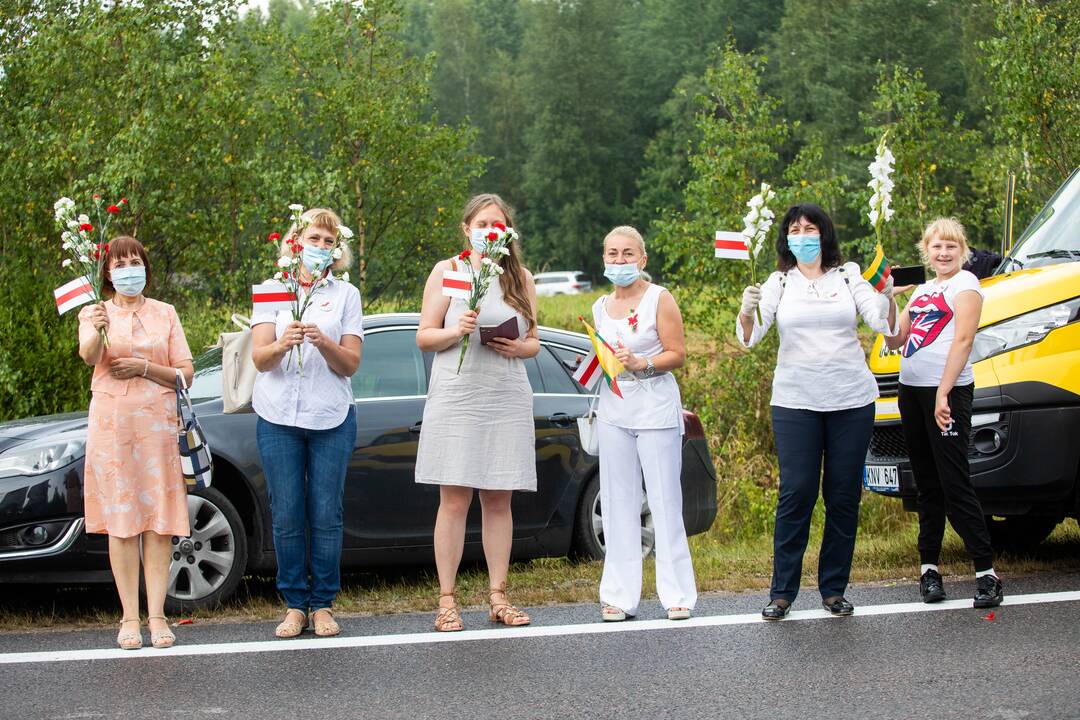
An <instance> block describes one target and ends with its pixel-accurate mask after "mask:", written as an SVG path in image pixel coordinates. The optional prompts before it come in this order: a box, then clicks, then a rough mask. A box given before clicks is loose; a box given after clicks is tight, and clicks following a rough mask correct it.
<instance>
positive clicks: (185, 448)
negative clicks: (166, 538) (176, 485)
mask: <svg viewBox="0 0 1080 720" xmlns="http://www.w3.org/2000/svg"><path fill="white" fill-rule="evenodd" d="M176 425H177V428H176V430H177V440H178V441H179V444H180V470H181V472H183V474H184V481H185V482H186V483H187V487H188V491H191V490H204V489H206V488H208V487H210V476H211V474H212V473H213V470H214V462H213V460H212V459H211V458H210V446H209V445H207V444H206V435H205V434H204V433H203V429H202V426H200V425H199V418H197V417H195V408H193V407H192V406H191V396H190V395H188V389H187V382H186V381H185V380H184V374H183V373H182V372H180V371H179V370H177V371H176Z"/></svg>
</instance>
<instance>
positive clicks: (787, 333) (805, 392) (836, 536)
mask: <svg viewBox="0 0 1080 720" xmlns="http://www.w3.org/2000/svg"><path fill="white" fill-rule="evenodd" d="M776 252H777V268H778V271H777V272H774V273H773V274H772V275H770V276H769V278H768V280H766V281H765V282H764V283H763V284H762V286H761V287H760V288H758V287H754V286H750V287H748V288H746V289H745V290H744V291H743V299H742V307H741V309H740V311H739V317H738V320H737V321H736V334H737V335H738V338H739V341H740V342H741V343H742V344H743V345H745V346H746V347H750V346H752V345H754V344H756V343H757V342H759V341H760V340H761V339H762V338H763V337H764V336H765V333H766V332H767V331H768V329H769V327H770V326H771V325H772V324H773V322H775V323H776V326H777V330H778V331H779V333H780V350H779V352H778V353H777V358H776V371H775V374H774V377H773V393H772V401H771V405H772V423H773V435H774V437H775V441H776V450H777V455H778V456H779V464H780V497H779V500H778V502H777V506H776V530H775V532H774V535H773V578H772V588H771V591H770V594H769V604H768V605H767V606H766V607H765V609H764V610H762V612H761V614H762V617H764V618H765V619H766V620H781V619H783V618H784V617H786V616H787V613H788V610H789V609H790V608H791V604H792V603H793V602H794V601H795V596H796V595H797V594H798V592H799V580H800V578H801V577H802V561H803V554H804V552H805V551H806V543H807V539H808V536H809V532H810V516H811V514H812V513H813V510H814V505H815V503H816V502H817V498H818V486H819V484H820V486H821V495H822V497H823V498H824V501H825V531H824V535H823V537H822V539H821V555H820V559H819V561H818V589H819V590H820V592H821V598H822V603H823V605H824V606H825V609H827V610H828V611H829V612H831V613H832V614H834V615H850V614H851V613H852V612H854V607H853V606H852V604H851V603H850V602H848V600H847V599H846V598H845V597H844V592H845V590H846V589H847V585H848V576H849V575H850V573H851V557H852V554H853V552H854V550H855V533H856V531H857V529H858V524H859V500H860V496H861V493H862V476H863V465H864V462H865V459H866V449H867V446H868V445H869V444H870V434H871V432H872V430H873V426H874V401H875V400H876V399H877V396H878V392H877V384H876V383H875V381H874V376H873V375H872V374H871V372H870V368H869V367H867V365H866V357H865V355H864V353H863V349H862V346H861V345H860V344H859V337H858V334H857V328H858V323H859V317H862V319H863V320H864V321H865V322H866V324H867V325H869V326H870V327H871V329H873V330H874V331H876V332H880V333H885V334H886V335H894V334H896V318H897V311H896V303H895V301H894V300H893V297H892V296H893V294H894V288H893V285H892V280H891V279H890V280H889V281H888V284H887V285H886V287H885V288H884V290H883V292H882V293H881V294H878V293H876V292H875V291H874V289H873V288H872V287H871V286H870V284H869V283H868V282H867V281H866V280H864V279H863V278H862V276H861V275H860V274H859V267H858V265H856V264H855V263H844V262H843V260H842V258H841V256H840V246H839V244H838V243H837V240H836V231H835V230H834V229H833V224H832V220H831V219H829V216H828V215H827V214H826V213H825V211H824V210H822V209H821V208H820V207H818V206H817V205H813V204H810V203H804V204H802V205H795V206H793V207H792V208H790V209H789V210H788V211H787V214H786V215H784V219H783V221H782V222H781V223H780V233H779V237H778V238H777V241H776ZM901 290H903V289H901ZM758 309H760V311H761V322H760V323H759V322H757V312H756V311H757V310H758ZM823 464H824V474H823V473H822V465H823Z"/></svg>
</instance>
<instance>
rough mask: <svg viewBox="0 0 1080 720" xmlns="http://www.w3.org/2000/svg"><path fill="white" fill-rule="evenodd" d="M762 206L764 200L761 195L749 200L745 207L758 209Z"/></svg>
mask: <svg viewBox="0 0 1080 720" xmlns="http://www.w3.org/2000/svg"><path fill="white" fill-rule="evenodd" d="M764 204H765V198H763V197H762V196H761V195H755V196H754V197H752V198H750V200H748V201H747V203H746V207H750V208H759V207H761V206H762V205H764Z"/></svg>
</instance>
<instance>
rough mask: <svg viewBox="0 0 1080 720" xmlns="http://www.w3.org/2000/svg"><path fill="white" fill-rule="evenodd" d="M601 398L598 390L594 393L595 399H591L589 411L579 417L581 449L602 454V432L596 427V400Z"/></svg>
mask: <svg viewBox="0 0 1080 720" xmlns="http://www.w3.org/2000/svg"><path fill="white" fill-rule="evenodd" d="M599 398H600V393H599V392H597V393H596V394H595V395H593V399H592V400H590V401H589V412H587V413H586V414H585V417H579V418H578V419H577V427H578V437H580V438H581V449H582V450H584V451H585V452H586V453H588V454H589V455H596V456H598V457H599V455H600V434H599V433H598V432H597V427H596V423H597V420H596V401H597V400H598V399H599Z"/></svg>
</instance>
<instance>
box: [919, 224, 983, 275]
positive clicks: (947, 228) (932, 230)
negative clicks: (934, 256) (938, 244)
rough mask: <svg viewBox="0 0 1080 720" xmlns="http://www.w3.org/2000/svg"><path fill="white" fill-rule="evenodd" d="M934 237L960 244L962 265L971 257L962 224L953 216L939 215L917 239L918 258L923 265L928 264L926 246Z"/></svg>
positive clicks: (928, 258) (928, 255)
mask: <svg viewBox="0 0 1080 720" xmlns="http://www.w3.org/2000/svg"><path fill="white" fill-rule="evenodd" d="M935 237H938V238H941V239H942V240H944V241H946V242H954V243H956V244H957V245H959V246H960V252H961V256H960V264H961V265H964V264H966V263H967V261H968V260H970V259H971V248H969V247H968V244H967V236H966V235H965V234H964V226H963V225H961V224H960V221H959V220H957V219H956V218H954V217H939V218H937V219H936V220H934V221H932V222H931V223H930V224H929V225H927V226H926V229H925V230H923V234H922V239H921V240H920V241H919V245H918V249H919V260H921V261H922V264H923V265H926V266H927V267H929V266H930V254H929V253H928V252H927V251H926V247H927V246H928V245H929V244H930V241H931V240H932V239H934V238H935Z"/></svg>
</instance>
